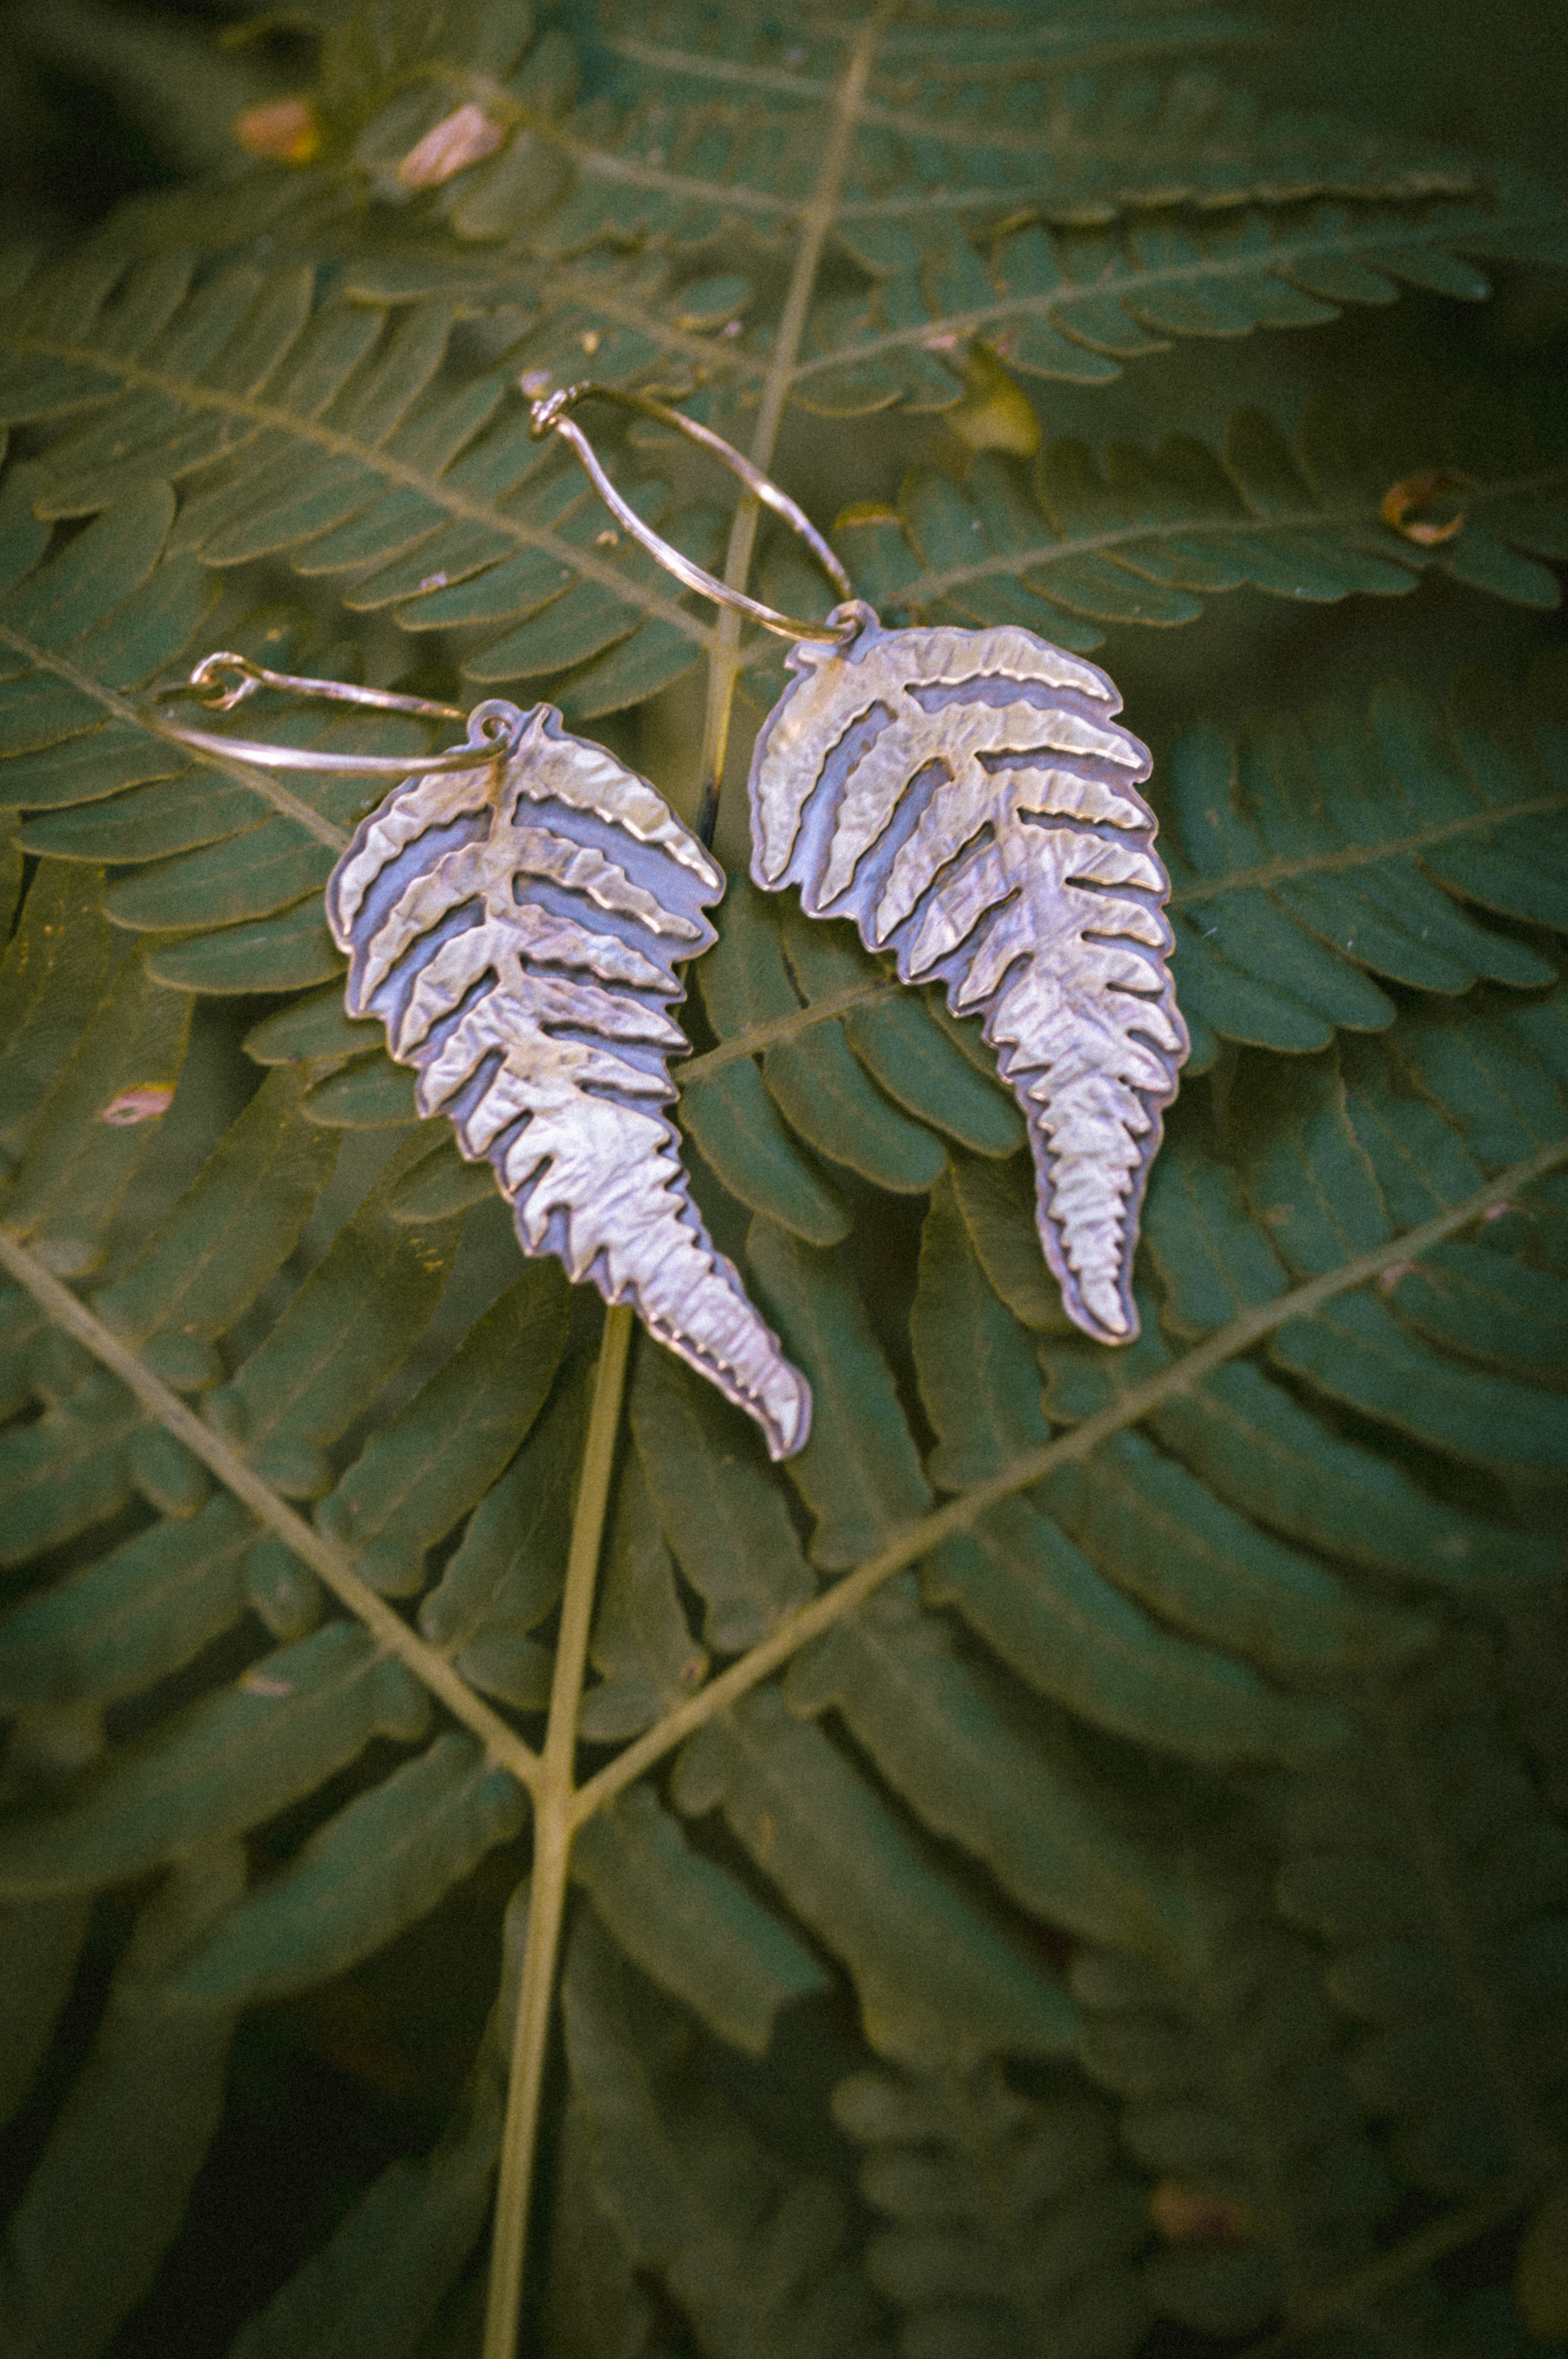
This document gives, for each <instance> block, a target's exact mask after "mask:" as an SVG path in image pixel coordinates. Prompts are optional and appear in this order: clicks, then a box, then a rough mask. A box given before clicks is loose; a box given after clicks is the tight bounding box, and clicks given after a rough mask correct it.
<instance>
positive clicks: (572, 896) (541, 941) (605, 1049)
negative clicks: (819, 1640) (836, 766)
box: [327, 705, 811, 1458]
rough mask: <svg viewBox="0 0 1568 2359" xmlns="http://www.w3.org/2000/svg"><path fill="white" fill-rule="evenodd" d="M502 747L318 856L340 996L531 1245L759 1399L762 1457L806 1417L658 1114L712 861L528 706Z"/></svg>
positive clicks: (659, 804)
mask: <svg viewBox="0 0 1568 2359" xmlns="http://www.w3.org/2000/svg"><path fill="white" fill-rule="evenodd" d="M498 711H499V712H501V713H502V714H503V717H505V718H508V719H509V720H510V721H511V722H512V723H514V725H515V726H516V727H517V730H518V734H517V735H516V738H515V745H514V751H513V753H512V754H511V755H510V756H509V757H494V756H492V757H490V758H480V757H479V756H478V755H477V752H476V760H475V764H474V766H473V767H472V768H471V769H460V770H451V771H448V772H445V773H443V774H439V775H436V776H429V777H409V778H407V779H406V780H405V781H404V782H403V784H402V785H401V786H399V787H397V788H395V789H394V790H393V792H392V793H391V794H390V795H389V796H388V797H387V799H386V800H385V801H384V803H382V805H381V806H380V808H379V809H378V810H375V811H373V812H372V814H371V816H370V817H369V818H368V819H367V820H365V821H363V823H362V826H361V827H360V829H359V832H358V833H357V834H356V835H355V837H354V840H353V842H352V843H351V844H350V846H349V848H348V850H347V851H346V852H345V853H344V854H343V856H342V858H341V860H340V861H339V863H338V865H337V867H336V868H335V869H334V870H333V872H332V875H331V879H330V883H329V885H328V887H327V916H328V920H329V923H330V926H331V929H332V932H333V935H334V937H335V939H336V940H337V942H338V944H339V946H340V948H341V949H342V950H345V951H348V952H349V953H350V955H351V968H350V973H349V982H348V992H347V1006H348V1009H349V1013H350V1014H351V1015H352V1016H380V1017H381V1019H382V1021H383V1022H384V1025H385V1027H386V1035H387V1044H388V1047H389V1049H390V1050H391V1053H392V1055H393V1056H394V1057H395V1058H396V1059H397V1060H398V1061H399V1062H400V1063H402V1064H406V1065H413V1066H415V1067H416V1068H417V1070H418V1074H419V1081H418V1086H417V1092H416V1096H417V1101H418V1105H419V1110H420V1112H421V1114H437V1113H441V1112H444V1113H446V1114H448V1115H449V1117H450V1119H451V1121H452V1124H453V1125H454V1127H455V1129H456V1131H457V1137H458V1145H459V1147H460V1150H461V1152H462V1154H463V1155H464V1157H465V1158H467V1159H468V1160H469V1161H470V1162H477V1161H478V1160H480V1159H481V1158H488V1159H489V1161H490V1162H491V1163H492V1165H493V1167H494V1169H495V1174H496V1178H497V1180H499V1182H500V1186H501V1190H502V1192H503V1195H504V1196H506V1197H507V1198H508V1199H509V1200H510V1201H511V1203H512V1205H513V1209H514V1219H515V1223H516V1229H517V1236H518V1241H519V1243H520V1244H521V1245H522V1247H523V1250H524V1253H528V1254H554V1255H556V1256H557V1257H558V1258H559V1259H560V1260H561V1261H562V1262H564V1263H565V1265H566V1266H567V1269H568V1271H569V1273H570V1275H571V1276H572V1277H573V1278H574V1279H580V1278H585V1277H586V1278H591V1279H592V1280H593V1282H594V1284H595V1285H596V1286H597V1287H598V1288H599V1289H600V1293H601V1294H602V1295H603V1296H604V1298H605V1299H606V1301H607V1302H611V1303H622V1302H625V1303H630V1304H631V1305H632V1306H633V1308H634V1309H635V1310H636V1311H637V1313H638V1315H639V1316H640V1318H641V1319H642V1320H643V1324H644V1325H645V1326H646V1327H647V1328H648V1330H649V1332H650V1333H652V1334H653V1335H654V1336H656V1337H657V1339H658V1341H659V1342H660V1343H665V1344H667V1345H668V1347H669V1349H670V1350H671V1351H673V1352H676V1353H679V1354H680V1356H681V1358H682V1359H683V1360H685V1361H687V1363H688V1364H690V1365H691V1366H692V1367H694V1368H696V1369H697V1370H698V1371H699V1372H700V1373H701V1374H702V1375H705V1376H707V1377H708V1379H709V1380H710V1381H711V1382H712V1383H714V1384H715V1385H717V1386H719V1390H720V1391H721V1392H723V1393H725V1394H726V1395H727V1396H728V1397H729V1398H730V1400H732V1401H734V1402H736V1403H737V1404H738V1406H739V1407H741V1408H743V1409H745V1410H746V1411H747V1412H748V1413H749V1414H750V1415H751V1416H752V1417H754V1418H755V1419H757V1422H758V1423H759V1424H760V1425H761V1427H762V1430H763V1432H764V1433H765V1435H766V1436H767V1442H768V1448H769V1451H770V1452H771V1453H772V1455H773V1457H774V1458H784V1457H788V1456H789V1455H790V1454H791V1453H792V1452H793V1451H796V1450H798V1449H800V1448H801V1446H802V1444H803V1443H804V1442H805V1440H806V1436H807V1433H808V1432H809V1430H810V1424H811V1392H810V1387H809V1386H808V1385H807V1384H806V1378H805V1377H804V1376H803V1375H801V1374H800V1372H799V1370H798V1369H797V1368H795V1367H793V1366H792V1365H791V1364H790V1363H789V1361H788V1360H786V1359H785V1357H784V1353H783V1351H782V1350H781V1348H780V1345H779V1341H778V1338H777V1336H776V1335H775V1334H773V1331H772V1330H771V1328H769V1327H768V1326H767V1325H766V1323H765V1322H764V1321H763V1320H762V1317H761V1316H760V1315H759V1313H758V1311H757V1310H756V1309H755V1307H754V1306H753V1304H752V1302H751V1301H750V1300H749V1299H748V1297H747V1295H746V1291H745V1288H744V1287H743V1286H742V1284H741V1277H740V1274H739V1272H738V1271H737V1270H736V1268H735V1266H734V1265H733V1264H732V1263H731V1262H730V1261H729V1260H727V1259H726V1257H725V1256H723V1255H722V1254H721V1253H719V1251H718V1250H717V1248H716V1247H715V1246H714V1245H713V1244H712V1242H711V1240H710V1239H709V1237H708V1234H707V1231H706V1230H705V1229H704V1227H703V1224H702V1221H701V1218H700V1216H699V1214H698V1213H697V1209H696V1207H695V1205H694V1204H693V1202H692V1200H691V1193H690V1189H689V1186H688V1183H687V1175H686V1172H685V1169H684V1168H683V1166H682V1162H681V1151H680V1142H679V1139H678V1137H677V1136H676V1131H675V1129H674V1127H673V1125H671V1123H670V1122H669V1120H668V1118H667V1117H666V1115H665V1113H664V1108H665V1106H666V1105H667V1104H668V1103H670V1101H671V1100H672V1099H673V1098H674V1096H675V1094H676V1093H675V1090H674V1088H673V1087H672V1085H671V1082H670V1078H669V1071H668V1060H669V1059H670V1058H671V1057H672V1056H683V1055H686V1054H687V1053H688V1050H689V1046H690V1044H689V1043H688V1041H687V1038H686V1035H685V1034H684V1032H682V1030H681V1028H680V1027H679V1026H678V1024H676V1022H675V1021H674V1020H673V1018H672V1017H671V1016H670V1014H669V1010H670V1008H671V1007H672V1006H675V1005H676V1004H678V1002H679V1001H681V1000H682V999H683V998H684V997H685V991H684V989H683V987H682V985H681V984H679V983H678V982H677V980H676V974H675V968H676V963H677V962H684V961H685V960H687V959H692V958H696V957H698V956H699V955H700V954H701V953H702V951H705V950H707V949H708V946H709V945H710V944H711V943H712V942H713V941H714V940H716V939H717V937H716V935H715V933H714V929H713V928H712V926H711V925H710V924H709V923H708V919H707V917H706V915H705V914H704V913H705V911H706V910H707V909H708V908H710V907H711V906H712V905H713V904H714V903H715V902H717V901H719V899H721V897H722V896H723V892H724V881H725V880H724V874H723V871H722V870H721V869H720V868H719V867H718V866H717V865H716V864H715V863H714V861H713V860H712V859H711V858H710V856H709V855H708V853H707V852H706V851H705V850H704V849H703V846H702V845H701V844H700V843H698V842H697V838H696V836H695V835H693V834H692V833H691V832H690V831H689V829H687V828H686V827H684V826H683V825H682V824H681V822H680V821H679V820H678V819H677V818H676V815H675V813H674V812H673V811H672V810H670V809H669V807H668V805H667V804H666V803H665V801H664V800H663V799H662V797H660V796H659V795H658V794H657V793H656V792H655V791H654V788H652V787H651V786H650V785H649V784H648V782H647V781H646V779H644V778H640V777H637V776H636V775H635V773H634V772H633V771H631V770H628V769H625V768H623V767H622V765H621V763H619V762H617V761H616V760H615V759H614V757H613V756H611V755H610V754H607V753H606V752H605V751H604V750H603V748H602V747H600V746H598V745H587V744H585V743H583V741H582V740H580V739H579V738H576V737H573V736H570V735H569V734H568V733H567V732H566V731H565V730H564V729H563V727H562V725H561V717H560V714H559V713H558V712H556V711H555V709H554V708H553V707H552V706H550V705H539V706H537V707H536V708H535V710H534V711H533V712H530V713H528V714H527V715H526V716H525V717H524V716H522V715H518V714H516V713H514V712H512V711H511V709H510V708H506V707H497V706H495V705H482V706H481V707H480V708H479V710H478V712H476V713H475V714H474V715H473V716H471V718H470V741H474V742H476V744H477V730H476V725H477V724H481V723H482V722H483V721H484V719H485V718H486V716H492V717H493V716H494V715H495V714H496V712H498Z"/></svg>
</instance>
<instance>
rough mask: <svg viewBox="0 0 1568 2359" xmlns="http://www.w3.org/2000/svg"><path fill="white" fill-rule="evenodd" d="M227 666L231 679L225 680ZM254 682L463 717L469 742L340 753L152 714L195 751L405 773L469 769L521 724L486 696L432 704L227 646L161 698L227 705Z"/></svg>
mask: <svg viewBox="0 0 1568 2359" xmlns="http://www.w3.org/2000/svg"><path fill="white" fill-rule="evenodd" d="M226 673H227V674H232V679H231V680H230V684H229V685H228V686H227V687H224V686H223V685H222V679H223V676H224V675H225V674H226ZM258 688H273V689H278V690H282V692H283V693H284V694H285V695H287V696H308V697H312V698H316V699H319V701H321V702H323V703H328V704H352V705H357V706H359V707H361V708H364V707H367V706H368V707H369V708H370V709H371V710H372V711H373V712H409V713H413V714H415V715H416V717H417V718H418V719H419V720H421V721H462V722H466V723H467V724H468V732H469V734H468V742H467V744H466V745H452V746H449V748H448V750H447V751H446V752H445V753H444V754H338V753H333V752H331V751H330V750H326V749H322V748H317V747H314V746H309V745H266V744H265V743H263V742H262V741H261V740H260V739H252V738H246V737H223V736H220V735H219V734H218V732H217V731H216V730H213V729H187V728H184V727H183V726H182V725H181V724H180V723H178V722H176V721H168V720H164V719H163V716H162V715H161V714H160V715H159V716H158V718H159V720H160V722H161V723H162V726H163V727H164V728H165V729H166V730H167V731H168V734H169V735H170V736H173V737H178V739H179V741H180V743H181V744H182V745H192V746H194V747H195V748H196V749H197V751H198V752H199V753H202V754H225V755H227V756H229V757H230V758H231V759H232V760H234V761H240V762H253V763H254V764H255V766H256V767H257V768H258V769H263V770H328V771H331V772H333V773H334V774H335V775H337V776H339V777H351V778H406V777H416V776H426V777H428V776H431V775H436V774H439V773H440V772H441V771H444V770H471V769H472V768H473V766H474V763H475V761H476V759H479V758H482V757H484V756H505V755H508V754H510V753H511V752H512V751H513V750H514V746H515V745H516V743H517V738H518V735H519V734H520V732H521V730H522V726H523V718H524V716H523V715H522V713H521V712H518V710H517V708H516V706H515V705H514V704H508V703H507V702H505V701H504V700H503V699H501V698H492V699H490V700H488V701H486V702H484V703H483V704H476V705H475V706H474V709H473V711H472V712H464V711H463V710H462V708H461V706H460V705H456V704H435V703H432V702H431V701H430V700H429V699H428V698H427V697H424V696H399V695H397V694H395V691H394V690H391V689H388V688H356V687H354V686H353V685H352V684H351V682H350V681H347V680H341V679H309V678H307V677H306V676H304V675H302V674H300V673H298V672H289V671H269V670H268V669H267V668H266V666H265V664H258V663H253V662H252V661H251V659H250V658H249V657H248V656H240V655H233V654H232V653H230V652H229V650H228V649H227V648H220V649H218V650H217V651H216V652H215V653H214V654H212V655H210V656H203V657H202V658H201V660H200V663H199V664H198V665H196V667H195V669H193V670H192V672H191V674H190V677H189V679H188V680H185V681H183V682H181V683H180V684H179V685H178V687H176V688H173V689H166V690H164V692H163V693H164V697H165V698H168V697H170V696H188V697H192V698H194V699H195V701H196V702H197V703H199V704H202V705H205V706H206V708H207V709H208V711H209V712H232V711H233V709H234V707H235V705H236V704H243V702H244V701H245V699H246V697H247V696H254V694H255V692H256V690H257V689H258Z"/></svg>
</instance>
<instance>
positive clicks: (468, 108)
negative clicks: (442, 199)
mask: <svg viewBox="0 0 1568 2359" xmlns="http://www.w3.org/2000/svg"><path fill="white" fill-rule="evenodd" d="M505 138H506V134H505V132H504V131H503V129H502V126H501V125H500V124H499V123H492V121H491V118H490V116H489V115H488V114H485V113H484V111H483V109H482V108H481V107H478V106H475V105H473V104H472V103H471V102H470V103H469V104H468V105H465V106H460V107H456V108H454V110H453V112H452V113H451V114H448V115H444V116H443V117H442V119H441V121H440V122H439V123H438V124H436V125H434V126H433V128H432V129H430V130H428V131H427V133H426V134H425V136H424V137H423V139H421V140H420V141H419V142H418V144H417V146H416V147H410V149H409V150H408V153H407V155H406V156H405V158H403V161H402V163H401V164H399V166H398V168H397V178H398V182H399V184H400V186H401V187H403V188H405V189H438V188H439V187H440V186H441V185H442V183H443V181H446V180H450V179H456V177H457V175H458V174H459V173H460V172H466V171H467V170H468V168H469V166H470V164H480V163H482V162H483V160H484V158H486V157H487V156H493V155H494V153H495V151H496V149H497V148H498V147H502V146H503V144H504V142H505Z"/></svg>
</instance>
